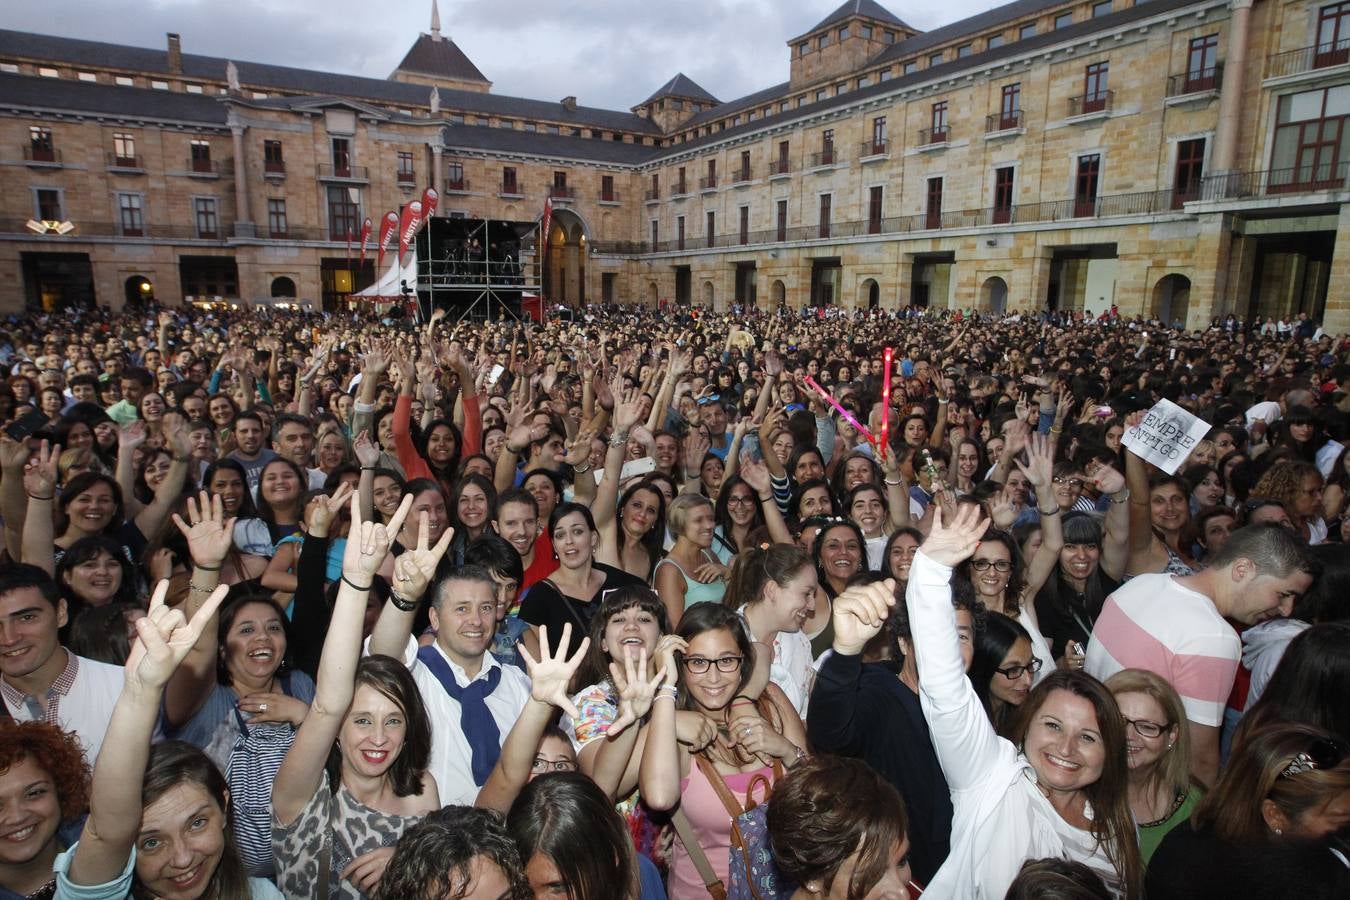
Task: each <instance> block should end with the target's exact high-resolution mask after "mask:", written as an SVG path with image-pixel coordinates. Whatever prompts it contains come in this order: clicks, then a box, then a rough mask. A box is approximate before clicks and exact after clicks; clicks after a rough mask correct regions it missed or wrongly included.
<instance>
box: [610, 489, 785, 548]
mask: <svg viewBox="0 0 1350 900" xmlns="http://www.w3.org/2000/svg"><path fill="white" fill-rule="evenodd" d="M737 487H744V488H746V489H747V490H749V491H750V496H751V501H752V502H751V506H752V507H753V509H754V510H755V517H754V518H753V519H752V520H751V521H750V527H749V529H748V531H747V532H746V533H747V534H748V533H749V532H751V531H754V530H755V529H756V528H759V527H761V526H763V525H764V510H762V509H760V508H759V501H758V499H757V498H758V496H759V495H758V494H757V493H756V491H755V489H754V488H752V487H750V483H749V482H747V481H746V480H745V479H744V478H742V477H741V476H739V475H732V476H731V477H730V478H724V479H723V480H722V489H721V490H719V491H718V492H717V502H716V503H714V504H713V521H714V522H716V523H717V526H718V527H719V528H720V529H721V530H722V533H721V534H720V535H714V536H713V540H714V541H719V540H720V541H721V542H722V543H724V544H725V545H726V547H727V549H728V550H730V551H731V553H732V555H735V554H737V553H740V552H741V548H740V547H738V546H736V536H735V534H733V530H734V527H735V526H734V524H733V523H732V521H731V512H730V510H731V491H732V489H733V488H737ZM652 490H655V488H652ZM620 506H622V504H620Z"/></svg>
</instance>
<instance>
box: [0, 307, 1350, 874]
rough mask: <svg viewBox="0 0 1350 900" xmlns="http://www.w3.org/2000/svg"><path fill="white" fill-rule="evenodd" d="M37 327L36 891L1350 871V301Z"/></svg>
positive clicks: (11, 544)
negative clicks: (1301, 312) (1199, 325)
mask: <svg viewBox="0 0 1350 900" xmlns="http://www.w3.org/2000/svg"><path fill="white" fill-rule="evenodd" d="M887 348H890V349H891V350H892V351H893V354H894V358H893V362H892V365H891V371H890V372H887V371H886V363H885V362H884V360H885V359H888V358H890V357H889V355H888V354H887V353H886V350H887ZM0 364H3V365H4V366H5V367H6V370H7V372H8V375H7V377H6V379H5V381H4V383H3V385H2V386H0V423H3V434H0V517H3V536H4V547H3V552H4V555H5V561H4V564H3V565H0V699H3V704H4V706H3V720H2V721H0V900H6V898H26V897H69V898H82V900H84V898H88V900H94V898H98V900H102V898H124V897H133V896H134V897H160V898H183V900H192V898H221V900H236V898H273V897H286V898H315V897H323V898H360V897H372V898H391V900H392V898H464V900H502V898H511V900H521V898H527V897H532V898H546V897H567V898H571V900H612V898H621V900H654V898H667V897H669V898H670V900H702V898H708V897H712V898H715V900H717V898H723V897H726V896H730V897H733V898H751V897H753V898H756V900H769V898H782V900H786V898H793V900H807V898H848V900H864V898H867V900H883V898H884V900H896V898H910V897H916V896H918V895H919V893H920V892H922V893H923V894H924V895H925V896H926V897H930V898H937V900H944V898H953V900H999V898H1004V897H1009V898H1032V897H1054V898H1129V900H1137V898H1144V897H1148V898H1150V900H1169V898H1202V897H1225V898H1226V897H1233V896H1246V895H1249V894H1250V895H1253V896H1261V897H1298V898H1300V900H1316V898H1322V897H1326V898H1332V897H1341V898H1343V897H1346V896H1350V747H1348V746H1347V741H1350V552H1347V550H1346V544H1347V542H1350V517H1347V516H1346V506H1347V492H1348V491H1350V456H1348V454H1347V447H1348V446H1350V440H1347V434H1350V339H1346V338H1343V337H1338V336H1331V335H1325V334H1322V333H1321V331H1320V330H1317V329H1304V328H1300V329H1297V330H1291V331H1290V332H1289V333H1288V334H1283V333H1279V332H1278V331H1272V333H1270V334H1266V333H1264V332H1263V330H1262V329H1260V328H1250V329H1248V328H1243V327H1236V328H1235V327H1231V324H1230V323H1218V322H1216V323H1215V325H1214V326H1213V327H1212V328H1209V329H1207V330H1200V331H1194V332H1185V331H1180V330H1176V329H1173V328H1169V327H1167V326H1166V325H1164V324H1161V323H1156V322H1149V321H1144V320H1141V319H1136V320H1130V319H1126V318H1124V317H1121V316H1119V315H1110V316H1104V317H1102V318H1100V319H1095V320H1094V319H1092V318H1083V317H1062V316H1056V315H1039V316H1037V315H1026V314H1022V315H1011V316H997V317H996V316H990V315H980V314H977V313H969V314H964V315H962V314H951V313H946V312H940V313H935V312H931V311H919V310H907V311H905V313H904V314H896V313H889V312H881V311H869V312H865V313H864V312H858V313H848V312H833V311H832V312H831V314H828V315H819V314H812V313H809V312H808V313H805V314H798V313H794V312H788V311H786V310H780V311H778V312H776V313H765V312H764V311H755V310H739V309H738V310H735V311H734V312H733V313H730V314H727V313H716V312H712V311H709V310H702V309H696V308H695V309H688V308H667V309H663V310H660V311H653V310H642V309H637V308H624V307H617V308H616V307H610V308H591V309H589V310H585V311H578V314H577V315H575V316H573V317H571V320H569V321H553V322H549V323H547V324H534V323H520V322H516V321H514V320H508V321H500V322H492V323H470V322H455V321H453V319H452V318H450V317H447V316H446V315H444V314H443V313H440V312H438V313H436V314H435V315H433V316H432V317H431V319H430V321H428V322H426V323H424V324H423V323H416V322H413V321H410V320H401V319H392V320H391V319H388V318H384V319H382V318H379V317H378V316H377V315H374V314H370V315H360V314H348V315H346V316H337V315H313V314H304V313H298V312H288V313H284V314H283V313H279V312H271V311H268V310H217V311H209V312H208V311H197V310H190V309H165V310H160V311H157V312H150V313H147V312H145V311H137V312H126V313H112V312H108V311H68V312H60V313H51V314H30V315H28V316H25V317H22V318H20V317H11V318H10V319H9V320H8V321H7V322H5V323H0ZM887 388H889V391H888V390H887ZM1164 399H1165V400H1169V401H1171V402H1172V403H1174V404H1176V405H1177V406H1179V407H1181V408H1183V409H1185V410H1187V411H1188V412H1190V413H1191V414H1193V415H1194V416H1197V417H1198V418H1199V419H1201V420H1202V421H1203V422H1205V423H1207V424H1208V426H1209V430H1208V433H1207V434H1206V435H1204V437H1203V439H1202V440H1199V441H1198V442H1195V443H1194V445H1193V446H1192V447H1191V448H1190V450H1189V452H1188V453H1187V454H1186V456H1185V459H1184V461H1183V462H1182V463H1181V465H1180V466H1179V467H1178V468H1177V469H1176V471H1175V472H1174V473H1172V474H1168V473H1166V472H1164V471H1162V470H1160V469H1157V468H1155V467H1154V466H1153V465H1152V464H1150V463H1149V462H1148V460H1147V459H1146V456H1147V454H1146V453H1144V451H1142V450H1136V449H1132V443H1133V442H1132V441H1131V439H1130V438H1129V437H1128V435H1129V433H1130V432H1131V429H1134V428H1135V427H1136V426H1138V425H1139V424H1140V421H1141V419H1142V418H1143V416H1144V415H1145V413H1146V412H1147V411H1148V410H1149V409H1151V408H1153V407H1154V406H1155V405H1156V404H1157V403H1159V401H1161V400H1164ZM667 701H668V702H667Z"/></svg>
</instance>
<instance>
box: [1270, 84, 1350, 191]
mask: <svg viewBox="0 0 1350 900" xmlns="http://www.w3.org/2000/svg"><path fill="white" fill-rule="evenodd" d="M1345 93H1346V91H1345V89H1344V88H1343V87H1335V88H1330V89H1324V90H1314V91H1303V92H1301V93H1298V94H1288V95H1286V96H1284V97H1281V98H1280V100H1279V103H1278V105H1277V106H1276V119H1275V121H1276V125H1275V145H1274V151H1273V153H1272V154H1271V165H1270V167H1271V169H1272V170H1274V171H1272V172H1271V175H1270V187H1269V190H1270V191H1272V192H1274V191H1281V190H1291V189H1300V190H1312V189H1318V190H1329V189H1339V188H1340V187H1341V185H1342V183H1343V182H1344V180H1345V162H1344V160H1343V158H1342V147H1343V146H1344V143H1345V142H1344V140H1343V136H1344V135H1345V134H1346V127H1345V124H1346V122H1347V121H1350V105H1348V104H1347V103H1346V102H1345V100H1344V99H1343V98H1342V95H1343V94H1345Z"/></svg>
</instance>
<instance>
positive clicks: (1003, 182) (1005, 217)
mask: <svg viewBox="0 0 1350 900" xmlns="http://www.w3.org/2000/svg"><path fill="white" fill-rule="evenodd" d="M1013 171H1014V170H1013V167H1012V166H1005V167H1004V168H1002V169H995V170H994V224H995V225H1005V224H1007V223H1008V222H1010V221H1012V207H1013Z"/></svg>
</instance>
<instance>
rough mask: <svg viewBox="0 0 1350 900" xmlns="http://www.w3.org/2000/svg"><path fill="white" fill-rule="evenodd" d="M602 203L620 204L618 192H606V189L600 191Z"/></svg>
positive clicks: (611, 190)
mask: <svg viewBox="0 0 1350 900" xmlns="http://www.w3.org/2000/svg"><path fill="white" fill-rule="evenodd" d="M600 202H601V203H618V202H619V192H618V191H616V190H614V189H612V188H611V189H610V190H608V191H607V190H604V189H603V188H602V189H601V190H600Z"/></svg>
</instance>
